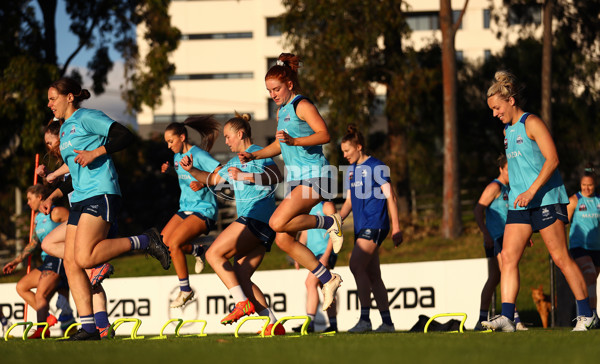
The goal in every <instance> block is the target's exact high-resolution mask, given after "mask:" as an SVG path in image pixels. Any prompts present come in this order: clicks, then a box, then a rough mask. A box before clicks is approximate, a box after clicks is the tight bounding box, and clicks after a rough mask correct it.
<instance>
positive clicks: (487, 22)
mask: <svg viewBox="0 0 600 364" xmlns="http://www.w3.org/2000/svg"><path fill="white" fill-rule="evenodd" d="M490 19H491V17H490V9H484V10H483V29H490Z"/></svg>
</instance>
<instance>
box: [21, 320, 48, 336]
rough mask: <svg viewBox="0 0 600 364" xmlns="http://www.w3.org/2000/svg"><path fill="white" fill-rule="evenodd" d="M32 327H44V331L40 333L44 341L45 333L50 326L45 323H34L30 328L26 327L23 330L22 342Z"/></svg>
mask: <svg viewBox="0 0 600 364" xmlns="http://www.w3.org/2000/svg"><path fill="white" fill-rule="evenodd" d="M33 326H44V330H43V331H42V340H46V338H45V336H46V331H48V330H50V326H48V323H47V322H36V323H34V324H32V325H30V326H28V327H27V328H26V329H25V332H24V333H23V340H25V339H26V338H27V334H28V333H29V330H30V329H31V328H32V327H33Z"/></svg>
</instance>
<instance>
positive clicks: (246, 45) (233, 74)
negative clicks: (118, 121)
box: [137, 0, 541, 152]
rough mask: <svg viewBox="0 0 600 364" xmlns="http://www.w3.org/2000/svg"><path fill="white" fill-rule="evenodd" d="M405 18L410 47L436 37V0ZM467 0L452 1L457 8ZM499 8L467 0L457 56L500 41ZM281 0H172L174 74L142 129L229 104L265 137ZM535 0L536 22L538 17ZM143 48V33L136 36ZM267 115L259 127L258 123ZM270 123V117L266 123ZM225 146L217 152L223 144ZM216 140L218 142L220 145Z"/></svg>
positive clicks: (476, 54) (141, 120)
mask: <svg viewBox="0 0 600 364" xmlns="http://www.w3.org/2000/svg"><path fill="white" fill-rule="evenodd" d="M408 3H409V5H410V12H409V14H408V23H409V25H410V26H411V28H412V29H413V33H412V36H411V41H412V42H413V45H414V46H415V47H417V48H418V47H419V46H422V45H424V44H427V43H430V42H432V39H433V38H437V39H441V32H440V31H439V30H438V28H439V20H438V13H439V0H408ZM463 5H464V0H454V1H452V6H453V9H454V11H455V14H456V15H458V13H459V12H460V10H461V9H462V7H463ZM492 6H495V8H496V9H502V8H501V6H502V1H501V0H471V1H469V4H468V7H467V11H466V13H465V15H464V17H463V20H462V26H461V28H460V30H458V32H457V36H456V50H457V57H458V58H459V59H460V58H462V57H464V58H468V59H470V60H483V58H484V57H486V56H487V55H489V54H492V53H494V52H497V51H499V50H501V49H502V48H503V45H504V44H505V42H506V40H505V39H502V40H501V39H498V38H497V37H496V29H493V28H494V25H493V24H492V21H491V16H490V9H491V8H492ZM284 10H285V9H284V7H283V5H282V4H281V2H280V1H279V0H196V1H194V0H188V1H185V0H173V1H172V3H171V7H170V9H169V12H170V14H171V21H172V24H173V25H174V26H176V27H177V28H179V30H180V31H181V33H182V39H181V43H180V46H179V48H178V49H177V50H176V51H175V52H174V53H173V55H172V61H173V62H174V63H175V65H176V75H175V76H174V77H173V78H172V79H171V82H170V88H165V89H164V90H163V93H162V95H163V96H162V105H161V106H159V107H157V108H156V109H154V110H151V109H149V108H144V109H143V110H142V111H141V112H140V113H138V114H137V123H138V126H139V131H140V134H141V135H142V136H147V135H149V134H150V133H151V132H153V131H154V132H159V133H161V134H162V132H163V131H164V128H165V126H166V125H167V123H169V122H171V121H174V120H175V121H183V120H184V119H185V118H186V117H187V116H189V115H193V114H215V115H216V116H217V117H218V118H220V119H223V120H224V119H227V118H229V117H230V116H231V115H232V114H233V112H234V110H237V111H238V112H248V113H250V114H251V115H252V118H253V120H254V121H255V122H256V123H255V124H253V125H254V126H255V127H254V128H253V134H254V138H255V143H257V144H259V145H266V144H267V143H268V142H269V141H270V140H272V139H268V138H269V137H272V136H274V134H275V126H274V125H275V124H274V121H273V120H272V118H273V115H274V108H273V106H274V104H272V103H271V102H270V101H269V97H268V94H267V91H266V89H265V85H264V75H265V73H266V71H267V69H268V66H269V65H270V64H272V62H273V61H274V59H275V58H276V57H277V56H278V55H279V54H280V53H281V52H283V51H285V49H284V47H283V42H282V37H281V34H280V32H279V30H278V29H277V28H276V27H274V26H273V25H272V20H273V18H275V17H277V16H278V15H279V14H281V13H283V12H284ZM539 14H540V11H539V8H538V9H537V10H536V11H535V15H536V17H537V18H536V22H539V21H540V20H541V18H540V16H539ZM139 41H140V47H141V49H143V39H140V40H139ZM261 122H266V124H263V125H264V127H257V125H258V123H261ZM267 124H268V125H267ZM216 145H217V147H218V148H222V149H220V150H215V151H216V152H219V151H222V152H225V149H224V146H223V143H219V142H217V144H216ZM219 146H220V147H219Z"/></svg>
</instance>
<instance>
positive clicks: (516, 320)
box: [515, 310, 521, 324]
mask: <svg viewBox="0 0 600 364" xmlns="http://www.w3.org/2000/svg"><path fill="white" fill-rule="evenodd" d="M519 322H521V318H520V317H519V311H517V310H515V324H518V323H519Z"/></svg>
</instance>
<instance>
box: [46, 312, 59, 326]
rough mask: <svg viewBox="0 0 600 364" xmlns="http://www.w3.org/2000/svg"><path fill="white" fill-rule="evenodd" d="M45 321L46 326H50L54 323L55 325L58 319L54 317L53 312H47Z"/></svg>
mask: <svg viewBox="0 0 600 364" xmlns="http://www.w3.org/2000/svg"><path fill="white" fill-rule="evenodd" d="M46 322H47V323H48V327H52V326H54V325H56V323H57V322H58V320H57V319H56V316H54V315H53V314H51V313H50V314H48V317H46Z"/></svg>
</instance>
